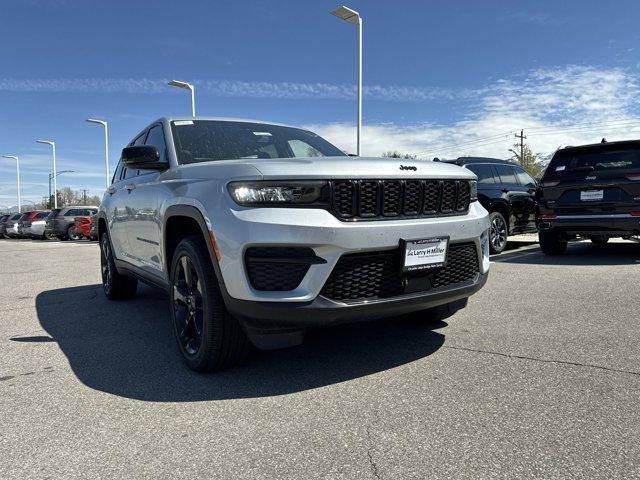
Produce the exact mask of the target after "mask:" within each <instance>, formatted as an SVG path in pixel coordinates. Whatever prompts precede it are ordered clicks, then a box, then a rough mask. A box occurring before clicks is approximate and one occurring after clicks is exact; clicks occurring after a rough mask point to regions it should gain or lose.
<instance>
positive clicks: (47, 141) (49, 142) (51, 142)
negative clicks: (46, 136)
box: [36, 140, 56, 147]
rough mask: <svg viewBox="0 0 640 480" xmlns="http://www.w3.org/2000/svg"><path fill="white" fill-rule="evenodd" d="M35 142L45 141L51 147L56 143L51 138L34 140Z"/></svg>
mask: <svg viewBox="0 0 640 480" xmlns="http://www.w3.org/2000/svg"><path fill="white" fill-rule="evenodd" d="M36 142H37V143H46V144H47V145H51V146H52V147H53V146H54V145H55V144H56V142H54V141H53V140H36Z"/></svg>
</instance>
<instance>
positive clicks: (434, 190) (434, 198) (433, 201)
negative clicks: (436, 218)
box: [422, 180, 441, 215]
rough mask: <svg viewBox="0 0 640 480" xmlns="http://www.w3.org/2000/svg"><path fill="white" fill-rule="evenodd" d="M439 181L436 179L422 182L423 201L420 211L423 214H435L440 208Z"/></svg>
mask: <svg viewBox="0 0 640 480" xmlns="http://www.w3.org/2000/svg"><path fill="white" fill-rule="evenodd" d="M440 183H441V182H439V181H438V180H427V181H425V182H424V202H423V204H422V213H424V214H425V215H435V214H436V213H438V209H439V208H440V195H441V185H440Z"/></svg>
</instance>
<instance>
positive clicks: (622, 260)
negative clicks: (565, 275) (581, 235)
mask: <svg viewBox="0 0 640 480" xmlns="http://www.w3.org/2000/svg"><path fill="white" fill-rule="evenodd" d="M491 261H492V262H495V263H512V264H528V265H571V266H573V265H582V266H590V265H635V264H640V244H639V243H631V242H629V243H610V244H607V245H604V246H601V247H600V246H595V245H593V244H591V243H590V242H579V243H571V242H570V243H569V246H568V248H567V251H566V253H564V254H563V255H551V256H547V255H545V254H544V253H542V251H541V250H539V249H535V250H531V251H525V252H518V251H514V252H505V253H503V254H501V255H496V256H492V257H491Z"/></svg>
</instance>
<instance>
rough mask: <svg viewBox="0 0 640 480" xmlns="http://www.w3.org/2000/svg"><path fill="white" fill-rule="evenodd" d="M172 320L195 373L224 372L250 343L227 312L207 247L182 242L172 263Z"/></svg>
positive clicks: (197, 241) (199, 242)
mask: <svg viewBox="0 0 640 480" xmlns="http://www.w3.org/2000/svg"><path fill="white" fill-rule="evenodd" d="M170 299H171V312H170V313H171V318H172V320H173V325H174V331H175V335H176V340H177V341H178V346H179V347H180V352H181V353H182V356H183V358H184V360H185V362H186V363H187V365H188V366H189V368H191V369H192V370H196V371H199V372H205V371H212V370H222V369H224V368H228V367H231V366H233V365H235V364H237V363H238V362H240V361H241V360H242V359H243V358H244V357H245V356H246V354H247V352H248V349H249V342H248V339H247V337H246V335H245V332H244V330H243V329H242V327H241V326H240V324H239V323H238V320H237V319H235V318H233V317H232V316H231V314H229V312H228V311H227V309H226V307H225V304H224V300H223V298H222V294H221V292H220V287H219V285H218V282H217V280H216V278H215V275H214V273H213V266H212V264H211V260H210V258H209V252H208V251H207V247H206V245H204V243H203V241H202V240H201V239H200V238H198V237H188V238H186V239H184V240H182V241H181V242H180V244H179V245H178V247H177V248H176V251H175V253H174V255H173V260H172V262H171V289H170Z"/></svg>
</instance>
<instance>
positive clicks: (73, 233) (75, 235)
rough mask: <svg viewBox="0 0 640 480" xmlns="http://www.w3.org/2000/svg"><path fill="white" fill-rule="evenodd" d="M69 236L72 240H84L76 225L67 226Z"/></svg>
mask: <svg viewBox="0 0 640 480" xmlns="http://www.w3.org/2000/svg"><path fill="white" fill-rule="evenodd" d="M67 238H69V239H70V240H82V234H81V233H80V232H79V231H78V230H76V226H75V225H71V226H69V228H67Z"/></svg>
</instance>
